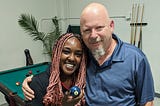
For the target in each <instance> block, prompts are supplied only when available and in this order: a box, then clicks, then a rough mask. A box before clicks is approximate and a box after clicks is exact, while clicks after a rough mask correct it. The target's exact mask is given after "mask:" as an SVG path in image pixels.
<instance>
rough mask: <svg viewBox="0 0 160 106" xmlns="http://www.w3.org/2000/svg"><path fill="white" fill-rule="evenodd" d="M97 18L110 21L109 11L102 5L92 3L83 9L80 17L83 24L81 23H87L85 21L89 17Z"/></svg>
mask: <svg viewBox="0 0 160 106" xmlns="http://www.w3.org/2000/svg"><path fill="white" fill-rule="evenodd" d="M96 16H97V17H101V18H105V19H106V20H108V19H109V15H108V11H107V9H106V7H105V6H104V5H102V4H100V3H91V4H89V5H87V6H86V7H85V8H84V9H83V11H82V13H81V17H80V23H82V22H81V21H85V19H87V18H89V17H96Z"/></svg>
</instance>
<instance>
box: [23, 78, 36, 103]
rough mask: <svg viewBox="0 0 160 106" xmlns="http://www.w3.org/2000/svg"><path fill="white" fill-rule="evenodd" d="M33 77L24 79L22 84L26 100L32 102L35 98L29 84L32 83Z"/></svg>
mask: <svg viewBox="0 0 160 106" xmlns="http://www.w3.org/2000/svg"><path fill="white" fill-rule="evenodd" d="M32 77H33V76H29V77H27V78H25V79H24V81H23V83H22V91H23V94H24V97H25V99H26V100H32V99H33V98H34V97H35V96H34V91H33V90H32V89H31V88H30V87H29V85H28V83H30V82H31V81H32Z"/></svg>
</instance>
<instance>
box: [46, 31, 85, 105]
mask: <svg viewBox="0 0 160 106" xmlns="http://www.w3.org/2000/svg"><path fill="white" fill-rule="evenodd" d="M71 37H76V38H78V39H79V41H80V42H81V44H82V50H83V54H82V59H81V63H80V67H79V69H78V71H77V72H78V77H77V79H76V80H75V85H76V86H78V87H79V88H80V89H83V88H84V87H85V77H86V76H85V75H86V54H85V48H84V45H83V42H82V40H81V38H80V35H77V34H72V33H66V34H63V35H61V36H60V37H59V39H58V40H57V41H56V43H55V45H54V47H53V55H52V66H51V72H50V79H49V85H48V87H47V93H46V95H45V96H44V99H43V102H44V103H45V105H46V106H49V105H51V104H53V105H58V106H62V99H63V97H64V94H63V91H62V85H61V81H60V66H59V63H60V57H61V53H62V49H63V46H64V44H65V42H66V41H67V40H68V39H69V38H71Z"/></svg>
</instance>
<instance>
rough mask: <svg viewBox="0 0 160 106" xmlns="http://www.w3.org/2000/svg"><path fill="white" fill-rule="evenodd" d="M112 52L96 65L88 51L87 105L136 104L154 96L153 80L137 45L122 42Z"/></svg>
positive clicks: (117, 105)
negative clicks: (100, 63)
mask: <svg viewBox="0 0 160 106" xmlns="http://www.w3.org/2000/svg"><path fill="white" fill-rule="evenodd" d="M113 38H114V39H115V40H117V42H118V44H117V46H116V48H115V50H114V53H113V54H112V56H111V57H110V58H109V59H108V60H107V61H106V62H105V63H104V64H103V65H102V66H99V65H98V64H97V61H96V60H95V59H94V57H92V55H91V54H90V55H89V59H88V60H89V63H88V65H87V76H86V89H85V99H86V106H138V105H139V104H145V103H146V102H147V101H151V100H153V99H154V84H153V78H152V74H151V69H150V65H149V63H148V60H147V58H146V56H145V55H144V54H143V53H142V51H141V50H140V49H138V48H137V47H135V46H133V45H130V44H127V43H124V42H122V41H121V40H120V39H119V38H118V37H117V36H116V35H114V34H113Z"/></svg>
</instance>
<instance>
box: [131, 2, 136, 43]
mask: <svg viewBox="0 0 160 106" xmlns="http://www.w3.org/2000/svg"><path fill="white" fill-rule="evenodd" d="M134 13H135V11H134V4H132V18H131V38H130V43H131V44H133V34H134V24H133V23H134V15H135V14H134Z"/></svg>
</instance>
